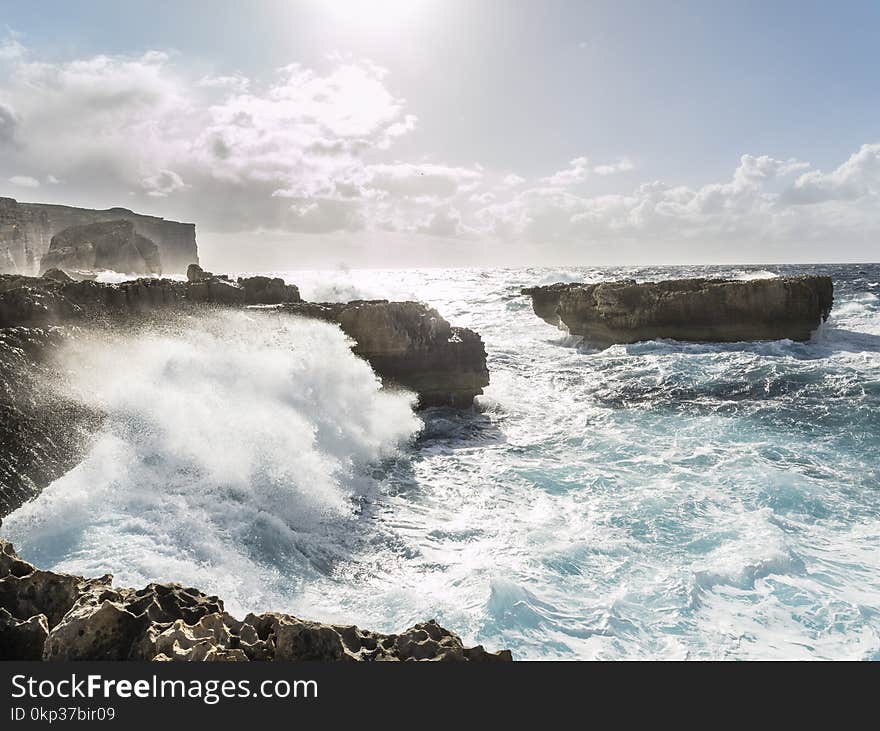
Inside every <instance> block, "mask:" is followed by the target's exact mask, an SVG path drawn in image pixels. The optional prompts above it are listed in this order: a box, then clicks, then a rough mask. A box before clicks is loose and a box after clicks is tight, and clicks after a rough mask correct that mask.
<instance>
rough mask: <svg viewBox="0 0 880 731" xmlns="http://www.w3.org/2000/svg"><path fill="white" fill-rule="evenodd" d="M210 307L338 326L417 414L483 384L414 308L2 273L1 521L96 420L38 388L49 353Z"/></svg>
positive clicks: (241, 282) (275, 284)
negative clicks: (85, 337)
mask: <svg viewBox="0 0 880 731" xmlns="http://www.w3.org/2000/svg"><path fill="white" fill-rule="evenodd" d="M215 308H239V309H245V308H250V309H249V311H250V312H252V313H254V314H255V315H264V316H268V315H270V314H271V313H278V312H281V313H287V314H290V315H295V316H300V317H308V318H317V319H321V320H324V321H327V322H332V323H336V324H337V325H339V327H340V328H341V329H342V330H343V332H345V333H346V335H348V336H349V337H350V338H351V339H352V349H353V351H354V353H355V354H356V355H358V356H359V357H362V358H364V359H365V360H367V361H368V362H369V363H370V365H371V366H372V368H373V370H374V371H375V372H376V373H377V375H379V377H380V378H382V380H383V383H384V384H385V385H386V386H389V387H402V388H405V389H408V390H411V391H413V392H414V393H416V395H417V396H418V399H419V404H420V405H421V406H422V407H428V406H450V407H456V408H467V407H470V406H471V405H472V404H473V400H474V397H475V396H476V395H478V394H480V393H482V392H483V388H484V387H485V386H486V385H487V384H488V382H489V372H488V369H487V367H486V351H485V348H484V346H483V341H482V339H481V338H480V336H479V335H478V334H477V333H475V332H473V331H471V330H468V329H466V328H458V327H453V326H452V325H450V324H449V323H448V322H447V321H446V320H445V319H444V318H443V317H442V316H441V315H440V314H439V313H438V312H437V311H436V310H434V309H433V308H430V307H428V306H427V305H424V304H422V303H419V302H389V301H387V300H376V301H370V302H350V303H345V304H338V303H323V304H322V303H309V302H303V301H302V299H301V297H300V293H299V290H298V289H297V287H296V286H295V285H292V284H287V283H285V282H284V281H283V280H281V279H278V278H270V277H261V276H256V277H246V278H240V279H237V280H235V281H233V280H231V279H230V278H228V277H225V276H222V275H213V274H211V273H209V272H205V271H203V270H202V269H201V268H199V267H198V266H197V265H193V266H191V267H190V271H189V277H188V280H187V281H179V280H171V279H159V278H144V279H137V280H133V281H129V282H123V283H120V284H102V283H98V282H95V281H90V280H83V281H74V280H72V279H71V278H70V277H68V276H67V275H66V274H65V273H64V272H62V271H60V270H50V271H47V272H46V273H45V274H44V276H43V277H28V276H22V275H0V417H2V418H0V518H2V517H3V516H4V515H7V514H8V513H10V512H11V511H12V510H14V509H15V508H17V507H18V506H19V505H21V504H22V503H23V502H25V501H26V500H29V499H31V498H33V497H35V496H36V495H38V494H39V493H40V491H41V490H42V489H43V488H44V487H45V486H46V485H48V484H49V483H50V482H52V481H53V480H55V479H57V478H58V477H60V476H61V475H63V474H64V473H65V472H67V471H68V470H69V469H71V468H72V467H74V466H75V465H76V464H77V463H78V462H79V461H80V459H81V458H82V457H83V456H84V454H85V450H86V448H87V446H88V444H89V438H90V435H91V434H93V433H94V432H95V430H96V427H97V426H98V425H100V423H101V421H102V418H103V417H102V415H101V414H99V413H95V412H94V411H92V410H90V409H88V408H86V407H84V406H82V405H81V404H79V403H77V402H75V401H72V400H70V399H68V398H66V397H65V396H63V395H60V394H59V393H57V392H56V391H55V390H54V389H51V388H47V387H46V384H51V383H53V382H57V381H58V380H59V379H60V378H61V377H62V374H61V373H59V372H58V366H57V364H56V363H55V355H56V354H57V353H58V352H59V351H60V349H61V348H62V347H64V345H65V344H67V343H68V342H70V340H71V339H75V338H78V337H80V336H81V334H82V333H83V332H84V331H89V332H92V331H95V330H99V331H101V330H102V329H104V330H112V331H117V330H131V331H134V330H135V329H136V328H146V327H149V326H150V325H151V324H152V323H155V322H156V321H159V322H160V323H164V322H165V321H171V322H173V321H174V320H173V318H176V317H181V316H184V317H185V316H198V315H199V314H200V313H205V312H208V311H210V310H211V309H215Z"/></svg>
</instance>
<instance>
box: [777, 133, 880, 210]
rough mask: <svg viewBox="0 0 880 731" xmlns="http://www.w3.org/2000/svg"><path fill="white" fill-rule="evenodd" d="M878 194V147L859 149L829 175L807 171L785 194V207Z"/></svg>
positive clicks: (879, 183) (876, 144) (866, 146)
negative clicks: (786, 203)
mask: <svg viewBox="0 0 880 731" xmlns="http://www.w3.org/2000/svg"><path fill="white" fill-rule="evenodd" d="M878 193H880V143H875V144H870V145H862V146H861V148H860V149H859V151H858V152H855V153H853V154H852V155H851V156H850V157H849V159H848V160H846V162H844V163H843V164H841V165H840V166H839V167H837V168H836V169H835V170H833V171H832V172H830V173H823V172H822V171H821V170H811V171H809V172H806V173H804V174H803V175H801V176H800V177H799V178H798V179H797V180H796V181H795V182H794V185H793V186H792V187H791V188H790V189H789V190H788V191H786V196H785V200H786V201H787V202H789V203H801V204H803V203H823V202H825V201H835V200H836V201H853V200H857V199H859V198H863V197H865V196H877V195H878Z"/></svg>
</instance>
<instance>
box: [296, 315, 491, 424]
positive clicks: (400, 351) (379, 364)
mask: <svg viewBox="0 0 880 731" xmlns="http://www.w3.org/2000/svg"><path fill="white" fill-rule="evenodd" d="M285 310H286V311H288V312H293V313H296V314H299V315H303V316H306V317H314V318H318V319H322V320H327V321H329V322H335V323H337V324H338V325H339V326H340V328H342V331H343V332H344V333H345V334H346V335H348V336H349V337H350V338H352V339H353V340H354V341H355V342H356V345H355V347H354V348H353V350H354V352H355V354H356V355H359V356H361V357H362V358H365V359H366V360H368V361H369V362H370V365H371V366H372V367H373V369H374V370H375V371H376V373H377V374H379V376H381V378H382V379H383V381H384V382H385V383H386V385H398V386H403V387H404V388H408V389H410V390H412V391H415V392H416V393H417V394H418V395H419V404H420V405H421V406H423V407H427V406H454V407H468V406H470V405H471V404H472V403H473V401H474V397H475V396H477V395H479V394H481V393H483V388H484V387H485V386H487V385H488V384H489V371H488V369H487V367H486V349H485V347H484V345H483V341H482V338H480V336H479V335H478V334H477V333H475V332H474V331H473V330H469V329H467V328H463V327H453V326H451V325H450V324H449V323H448V322H447V321H446V320H445V319H443V317H442V316H441V315H440V313H438V312H437V310H435V309H433V308H431V307H428V306H427V305H424V304H422V303H420V302H389V301H387V300H367V301H354V302H348V303H320V304H318V303H311V302H303V303H299V304H291V305H286V306H285Z"/></svg>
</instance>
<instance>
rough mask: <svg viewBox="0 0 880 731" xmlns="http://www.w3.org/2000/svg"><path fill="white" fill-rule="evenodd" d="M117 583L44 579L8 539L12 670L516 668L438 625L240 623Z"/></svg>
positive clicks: (7, 652)
mask: <svg viewBox="0 0 880 731" xmlns="http://www.w3.org/2000/svg"><path fill="white" fill-rule="evenodd" d="M111 582H112V577H111V576H109V575H107V576H103V577H101V578H99V579H84V578H82V577H81V576H72V575H70V574H61V573H53V572H50V571H40V570H38V569H36V568H35V567H34V566H32V565H31V564H29V563H27V562H26V561H23V560H22V559H21V558H20V557H19V556H18V555H17V554H16V553H15V551H14V549H13V547H12V544H10V543H8V542H7V541H4V540H2V539H0V657H2V658H3V659H4V660H38V659H43V660H154V661H168V660H177V661H251V660H255V661H260V660H282V661H297V660H313V661H320V662H335V661H370V660H392V661H406V660H446V661H505V660H512V659H513V658H512V656H511V653H510V651H509V650H501V651H500V652H495V653H493V652H489V651H487V650H485V649H484V648H483V647H482V646H477V647H465V646H464V644H463V643H462V641H461V639H460V638H459V637H458V635H456V634H454V633H452V632H450V631H449V630H447V629H444V628H443V627H441V626H440V625H439V624H437V623H436V622H434V621H433V620H432V621H430V622H424V623H422V624H417V625H415V626H414V627H411V628H410V629H408V630H406V631H405V632H402V633H400V634H390V635H389V634H380V633H377V632H368V631H366V630H361V629H359V628H358V627H355V626H352V625H333V624H322V623H320V622H310V621H307V620H302V619H298V618H297V617H293V616H291V615H288V614H278V613H274V612H270V613H266V614H259V615H256V614H249V615H247V617H245V618H244V620H238V619H236V618H235V617H232V616H231V615H229V614H228V613H227V612H226V611H225V610H224V609H223V602H222V601H221V600H220V599H218V598H217V597H215V596H207V595H205V594H203V593H202V592H200V591H199V590H197V589H191V588H184V587H182V586H180V585H177V584H150V585H148V586H146V587H145V588H143V589H140V590H134V589H116V588H114V587H113V586H112V583H111Z"/></svg>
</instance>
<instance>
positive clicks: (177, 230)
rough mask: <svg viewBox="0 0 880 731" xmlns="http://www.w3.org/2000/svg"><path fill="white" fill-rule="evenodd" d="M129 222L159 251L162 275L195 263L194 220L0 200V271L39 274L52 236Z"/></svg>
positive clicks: (128, 211)
mask: <svg viewBox="0 0 880 731" xmlns="http://www.w3.org/2000/svg"><path fill="white" fill-rule="evenodd" d="M118 220H125V221H129V222H131V223H132V224H133V225H134V229H135V231H136V232H137V233H138V234H139V235H141V236H144V237H145V238H148V239H150V240H151V241H153V242H154V243H155V244H156V246H157V247H158V249H159V256H160V257H161V260H162V268H163V270H164V271H165V272H166V273H181V274H182V273H183V272H185V271H186V267H187V266H188V265H189V264H192V263H193V262H196V263H197V262H198V260H199V254H198V248H197V246H196V227H195V224H192V223H178V222H177V221H166V220H165V219H164V218H159V217H156V216H144V215H141V214H138V213H133V212H132V211H130V210H128V209H126V208H110V209H107V210H92V209H88V208H74V207H72V206H57V205H50V204H46V203H19V202H18V201H16V200H14V199H12V198H0V273H13V274H37V273H38V269H39V266H40V260H41V259H42V257H43V255H44V254H46V252H47V251H48V250H49V245H50V242H51V240H52V237H53V236H55V234H57V233H58V232H60V231H62V230H64V229H66V228H69V227H71V226H84V225H88V224H92V223H100V222H105V221H118Z"/></svg>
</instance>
